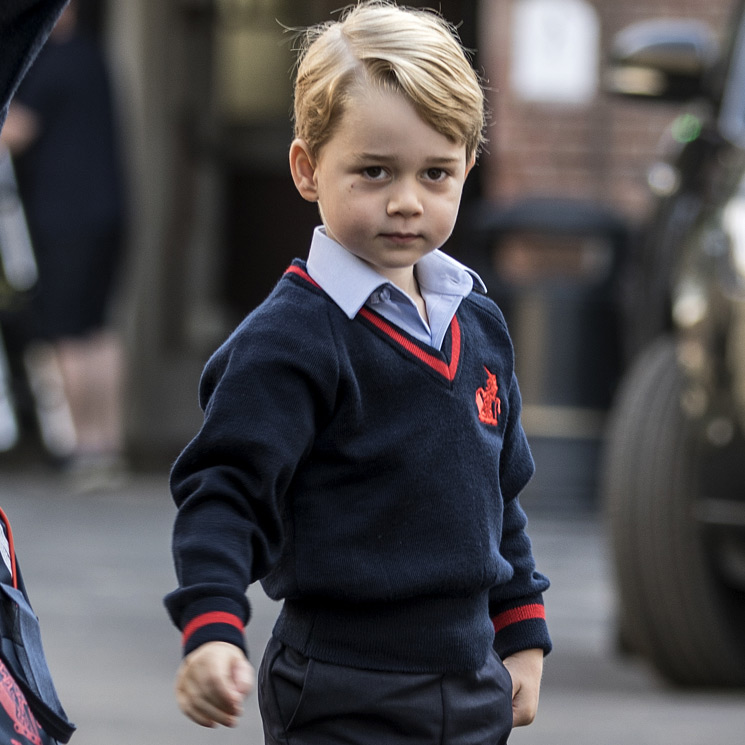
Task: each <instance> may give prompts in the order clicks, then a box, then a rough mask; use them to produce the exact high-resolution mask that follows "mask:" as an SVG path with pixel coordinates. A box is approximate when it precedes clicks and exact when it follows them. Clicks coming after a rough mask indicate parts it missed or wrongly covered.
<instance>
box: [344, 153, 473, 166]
mask: <svg viewBox="0 0 745 745" xmlns="http://www.w3.org/2000/svg"><path fill="white" fill-rule="evenodd" d="M354 157H355V159H356V160H358V161H360V162H370V161H374V162H376V163H392V162H394V161H396V160H398V157H397V156H395V155H385V154H383V153H356V154H355V156H354ZM426 161H427V163H432V164H434V165H453V164H455V163H458V162H459V161H460V157H459V156H455V155H452V156H451V155H442V156H440V155H433V156H432V157H430V158H427V159H426Z"/></svg>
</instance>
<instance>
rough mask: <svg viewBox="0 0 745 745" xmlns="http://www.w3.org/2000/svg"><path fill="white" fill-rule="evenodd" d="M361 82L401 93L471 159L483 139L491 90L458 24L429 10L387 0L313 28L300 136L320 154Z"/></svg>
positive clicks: (298, 111)
mask: <svg viewBox="0 0 745 745" xmlns="http://www.w3.org/2000/svg"><path fill="white" fill-rule="evenodd" d="M361 83H365V84H372V85H377V86H380V87H382V88H384V89H385V90H393V91H396V92H400V93H402V94H403V95H404V96H405V97H406V98H407V99H408V100H409V101H410V102H411V104H412V105H413V106H414V108H415V109H416V111H417V113H418V114H419V116H420V117H421V118H422V119H423V120H424V121H425V122H427V124H429V125H430V126H431V127H433V128H434V129H435V130H436V131H437V132H439V133H440V134H442V135H445V136H446V137H447V138H448V139H450V140H452V141H453V142H458V143H463V144H464V145H465V147H466V157H467V159H468V161H470V159H471V157H473V156H475V155H476V154H477V153H478V151H479V149H480V148H481V146H482V144H483V142H484V134H483V132H484V93H483V90H482V88H481V85H480V82H479V79H478V76H477V75H476V73H475V71H474V70H473V68H472V67H471V64H470V62H469V61H468V58H467V57H466V55H465V53H464V51H463V47H462V46H461V44H460V41H459V39H458V36H457V34H456V32H455V29H454V28H453V27H452V26H451V25H450V24H448V23H447V22H446V21H445V20H444V19H443V18H442V17H441V16H439V15H438V14H436V13H435V12H434V11H430V10H415V9H412V8H402V7H399V6H397V5H395V4H393V3H391V2H387V1H386V0H373V1H372V2H369V1H368V2H361V3H358V4H357V5H354V6H351V7H349V8H347V9H346V10H345V11H344V12H343V14H342V16H341V18H340V19H339V20H338V21H330V22H328V23H322V24H319V25H317V26H313V27H311V28H310V29H308V30H306V31H305V33H304V35H303V37H302V45H301V48H300V55H299V60H298V68H297V75H296V79H295V111H294V116H295V136H296V137H299V138H301V139H303V140H305V141H306V142H307V143H308V147H309V149H310V152H311V153H312V154H314V155H317V154H318V152H319V150H320V149H321V147H322V146H323V145H324V144H325V143H326V142H327V141H328V140H329V139H330V137H331V136H332V135H333V133H334V131H335V127H336V126H337V125H338V123H339V121H340V120H341V117H342V116H343V114H344V112H345V110H346V107H347V104H348V102H349V100H350V98H351V97H352V95H353V94H354V92H355V90H356V86H359V85H360V84H361Z"/></svg>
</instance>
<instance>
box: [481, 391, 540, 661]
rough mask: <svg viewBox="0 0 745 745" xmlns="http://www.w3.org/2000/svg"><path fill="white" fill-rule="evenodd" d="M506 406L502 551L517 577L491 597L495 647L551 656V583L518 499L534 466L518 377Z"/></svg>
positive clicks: (501, 476)
mask: <svg viewBox="0 0 745 745" xmlns="http://www.w3.org/2000/svg"><path fill="white" fill-rule="evenodd" d="M507 404H508V412H507V415H508V419H507V423H506V427H505V434H504V440H503V449H502V457H501V458H500V472H499V481H500V489H501V493H502V500H503V505H504V507H503V513H502V535H501V538H500V547H499V551H500V554H501V555H502V557H503V558H504V559H506V560H507V561H508V562H509V564H510V565H511V567H512V569H513V575H512V578H511V580H510V581H509V582H506V583H504V584H501V585H498V586H496V587H493V588H492V590H491V593H490V596H489V611H490V614H491V618H492V622H493V624H494V632H495V639H494V648H495V650H496V651H497V653H498V654H499V656H500V657H501V658H502V659H503V660H504V659H506V658H507V657H509V656H511V655H514V654H515V653H516V652H521V651H523V650H529V649H541V650H543V652H544V653H545V654H548V653H549V652H550V651H551V639H550V637H549V634H548V627H547V625H546V616H545V612H544V607H543V593H544V592H545V591H546V590H547V589H548V587H549V581H548V579H547V578H546V577H545V576H544V575H542V574H541V573H540V572H538V571H536V565H535V560H534V558H533V548H532V545H531V542H530V538H529V537H528V535H527V532H526V526H527V523H528V519H527V516H526V515H525V512H524V511H523V508H522V506H521V505H520V501H519V499H518V495H519V493H520V492H521V491H522V489H523V488H524V487H525V485H526V484H527V483H528V481H529V480H530V478H531V477H532V475H533V472H534V470H535V466H534V464H533V458H532V455H531V453H530V448H529V446H528V441H527V438H526V436H525V432H524V431H523V428H522V425H521V424H520V411H521V406H522V401H521V398H520V389H519V387H518V384H517V379H516V378H515V377H514V376H513V378H512V384H511V386H510V390H509V392H508V401H507Z"/></svg>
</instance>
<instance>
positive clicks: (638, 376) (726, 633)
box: [601, 337, 745, 686]
mask: <svg viewBox="0 0 745 745" xmlns="http://www.w3.org/2000/svg"><path fill="white" fill-rule="evenodd" d="M683 393H684V379H683V374H682V372H681V370H680V368H679V366H678V362H677V359H676V351H675V344H674V342H673V340H672V339H671V338H669V337H663V338H661V339H659V340H657V341H655V342H654V343H653V344H652V345H651V346H650V347H648V348H647V350H646V351H645V352H643V353H642V354H641V355H640V356H639V358H638V360H637V361H636V363H635V364H634V365H633V366H632V367H631V369H630V370H629V371H628V373H627V374H626V376H625V378H624V381H623V382H622V384H621V386H620V388H619V391H618V393H617V396H616V400H615V402H614V405H613V408H612V411H611V415H610V418H609V426H608V432H607V438H606V443H605V450H604V458H603V468H602V471H603V472H602V476H601V483H602V486H601V490H602V492H603V495H602V497H603V500H604V506H605V509H606V515H607V519H608V526H609V530H610V537H611V547H612V548H611V550H612V561H613V566H614V569H615V575H616V583H617V598H618V619H619V639H621V640H622V642H623V646H624V647H625V648H627V649H631V650H632V651H635V652H637V653H640V654H641V655H642V656H643V657H645V658H646V659H647V660H649V661H650V662H651V663H652V664H653V665H654V667H655V668H656V669H657V670H658V671H659V672H660V673H661V674H662V675H663V676H664V677H665V678H666V679H667V680H668V681H670V682H672V683H675V684H679V685H685V686H742V685H745V619H744V616H745V612H744V610H745V607H744V606H745V595H743V594H742V593H739V592H737V591H735V590H733V589H731V588H729V587H728V586H726V585H725V583H724V581H723V580H722V578H721V575H720V574H719V573H718V572H717V570H716V562H715V561H714V559H713V556H712V554H713V552H712V550H711V543H710V541H711V536H710V535H709V534H708V533H707V531H706V530H705V528H704V527H703V525H702V524H701V523H700V522H699V521H698V520H697V517H696V515H697V503H698V500H699V499H700V498H701V495H700V488H699V485H700V483H701V481H700V479H701V478H702V475H703V473H704V472H705V471H704V469H705V467H706V458H707V457H708V456H707V449H708V450H710V447H707V444H706V442H705V440H704V438H703V437H702V436H701V435H700V434H699V432H700V430H701V427H700V425H697V424H696V422H694V421H693V420H692V419H690V418H689V417H688V416H687V415H686V414H685V412H684V410H683V407H682V405H681V402H682V396H683Z"/></svg>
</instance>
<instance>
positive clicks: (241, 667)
mask: <svg viewBox="0 0 745 745" xmlns="http://www.w3.org/2000/svg"><path fill="white" fill-rule="evenodd" d="M255 681H256V675H255V673H254V669H253V666H252V665H251V664H250V663H249V662H248V661H247V660H238V661H236V663H235V664H234V665H233V683H234V685H235V687H236V690H237V691H238V693H240V694H241V696H242V697H245V696H247V695H248V694H249V693H251V692H252V691H253V689H254V684H255Z"/></svg>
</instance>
